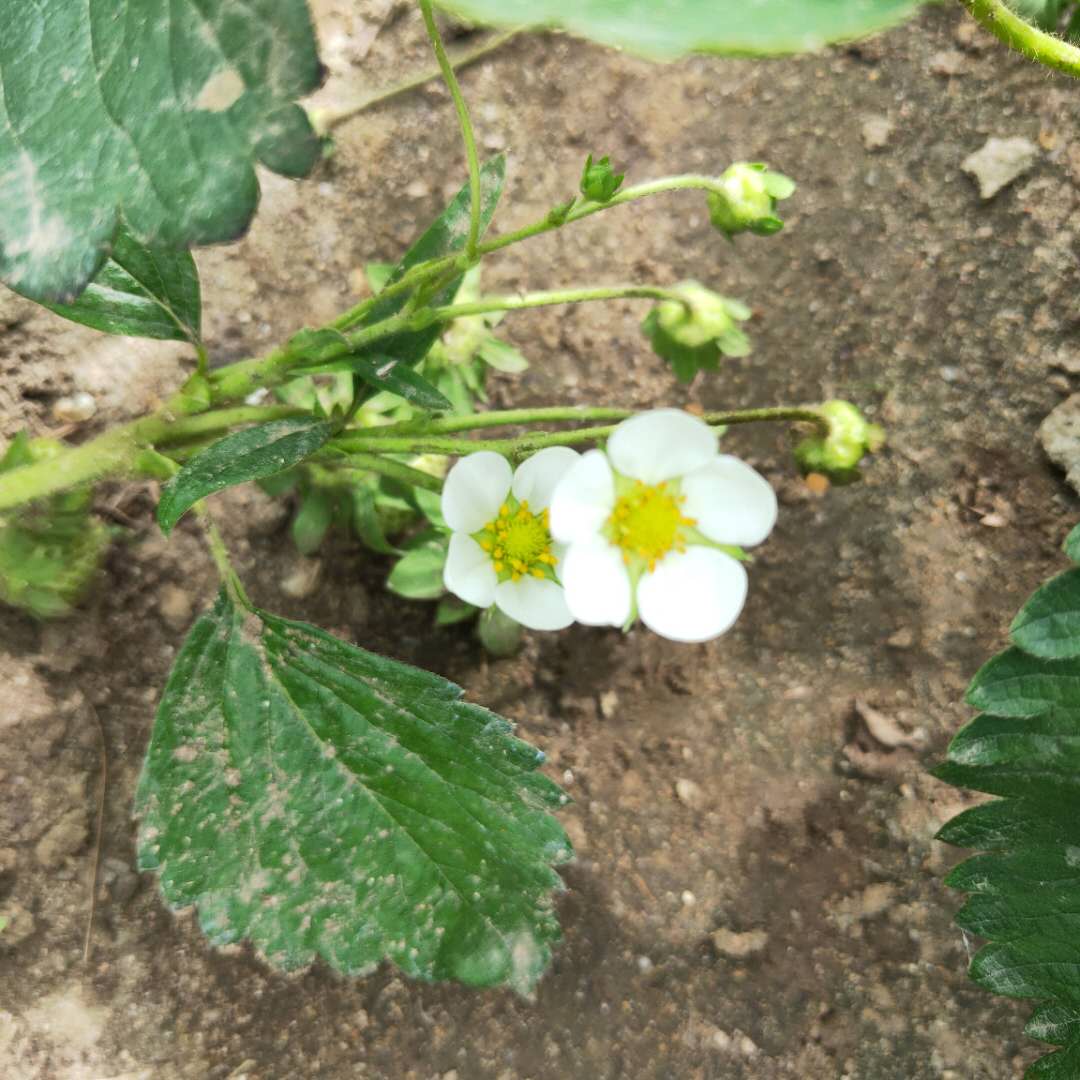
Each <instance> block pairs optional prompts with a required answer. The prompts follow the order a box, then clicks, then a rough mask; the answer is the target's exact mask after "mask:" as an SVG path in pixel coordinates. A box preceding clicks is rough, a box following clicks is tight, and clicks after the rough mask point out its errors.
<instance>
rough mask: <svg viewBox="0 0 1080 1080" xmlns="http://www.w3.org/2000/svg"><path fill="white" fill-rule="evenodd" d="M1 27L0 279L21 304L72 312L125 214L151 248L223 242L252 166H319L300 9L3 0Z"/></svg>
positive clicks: (309, 53) (309, 40)
mask: <svg viewBox="0 0 1080 1080" xmlns="http://www.w3.org/2000/svg"><path fill="white" fill-rule="evenodd" d="M0 26H2V27H3V28H4V32H3V34H0V72H2V77H0V82H2V83H3V87H4V90H3V95H2V97H3V103H4V105H3V108H2V109H0V177H3V198H2V199H0V279H2V280H3V281H4V282H5V283H6V284H8V285H10V286H11V287H12V288H14V289H16V290H18V291H19V292H21V293H23V295H25V296H29V297H31V298H33V299H35V300H38V301H45V302H56V301H60V302H63V303H70V301H71V299H72V298H74V297H75V296H77V295H78V294H79V293H80V292H81V291H82V289H83V288H84V287H85V286H86V284H87V283H88V282H89V281H91V280H92V279H93V278H94V276H95V275H96V274H97V272H98V270H99V269H100V268H101V265H102V263H103V262H104V261H105V258H106V256H107V255H108V247H109V245H110V243H111V242H112V241H113V238H114V236H115V235H116V227H117V223H118V220H119V217H120V215H121V214H122V215H123V217H124V220H125V222H126V224H127V226H128V228H129V229H130V232H131V233H132V234H133V235H134V236H136V237H138V239H139V240H140V241H141V242H142V243H143V244H146V245H148V246H149V247H152V248H162V249H167V250H176V251H178V250H180V249H181V248H184V247H187V246H190V245H191V244H209V243H215V242H220V241H223V240H232V239H234V238H236V237H237V236H239V235H240V234H241V233H242V232H243V231H244V229H245V228H246V227H247V225H248V222H249V221H250V220H251V217H252V215H253V214H254V212H255V207H256V205H257V203H258V198H259V185H258V180H257V179H256V176H255V164H256V162H262V163H263V164H265V165H267V166H269V167H270V168H272V169H277V170H279V171H284V172H287V173H289V174H290V175H300V174H303V173H306V172H307V171H308V170H309V169H310V168H311V167H312V166H313V165H314V164H315V162H316V161H318V159H319V155H320V145H319V140H318V139H317V138H316V136H315V133H314V132H313V131H312V129H311V126H310V124H309V123H308V122H307V117H306V114H305V113H304V112H303V110H302V109H300V107H299V106H298V105H295V104H293V101H294V100H295V99H296V98H299V97H302V96H304V95H305V94H307V93H309V92H310V91H312V90H314V89H315V87H316V86H318V84H319V82H320V81H321V79H322V74H323V72H322V67H321V65H320V64H319V58H318V54H317V52H316V48H315V36H314V33H313V32H312V25H311V16H310V15H309V13H308V9H307V4H306V3H304V0H275V2H274V3H265V2H263V3H259V4H253V3H250V2H248V0H214V3H205V2H203V0H140V2H139V3H137V4H123V5H119V4H105V5H98V4H85V3H72V2H71V0H34V2H33V3H27V2H26V0H0ZM135 276H136V278H138V279H139V280H140V281H141V280H142V279H141V277H140V276H139V275H135Z"/></svg>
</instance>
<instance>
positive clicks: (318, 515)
mask: <svg viewBox="0 0 1080 1080" xmlns="http://www.w3.org/2000/svg"><path fill="white" fill-rule="evenodd" d="M333 520H334V497H333V495H331V494H330V493H329V492H328V491H324V490H322V489H321V488H311V489H310V490H309V491H307V492H305V493H304V497H303V499H302V501H301V503H300V509H299V510H298V511H297V512H296V517H294V518H293V520H292V526H291V529H290V531H291V532H292V538H293V543H294V544H295V545H296V549H297V551H299V552H300V554H301V555H313V554H314V553H315V552H316V551H318V550H319V548H320V547H321V546H322V542H323V540H324V539H325V538H326V534H327V532H328V531H329V529H330V525H331V523H332V522H333Z"/></svg>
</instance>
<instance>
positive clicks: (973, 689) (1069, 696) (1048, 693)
mask: <svg viewBox="0 0 1080 1080" xmlns="http://www.w3.org/2000/svg"><path fill="white" fill-rule="evenodd" d="M967 700H968V704H969V705H973V706H974V707H975V708H976V709H983V710H985V711H986V712H988V713H992V714H994V715H995V716H1036V715H1038V714H1039V713H1043V712H1046V711H1048V710H1049V709H1053V708H1057V707H1065V708H1068V707H1075V706H1077V705H1080V661H1077V660H1057V661H1054V660H1043V659H1040V658H1036V657H1033V656H1029V655H1028V654H1027V653H1025V652H1022V651H1021V650H1020V649H1006V650H1005V651H1004V652H1002V653H998V655H997V656H995V657H994V658H993V659H992V660H989V661H988V662H987V663H986V664H984V665H983V666H982V668H980V669H979V672H978V674H976V676H975V678H974V679H972V681H971V686H969V687H968V693H967Z"/></svg>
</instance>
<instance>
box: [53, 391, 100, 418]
mask: <svg viewBox="0 0 1080 1080" xmlns="http://www.w3.org/2000/svg"><path fill="white" fill-rule="evenodd" d="M96 412H97V402H96V401H95V400H94V397H93V395H92V394H88V393H86V391H84V390H80V391H79V393H77V394H72V395H71V397H62V398H59V399H58V400H56V401H54V402H53V407H52V415H53V419H54V420H56V421H57V422H58V423H61V424H81V423H83V421H85V420H89V419H90V418H91V417H92V416H93V415H94V413H96Z"/></svg>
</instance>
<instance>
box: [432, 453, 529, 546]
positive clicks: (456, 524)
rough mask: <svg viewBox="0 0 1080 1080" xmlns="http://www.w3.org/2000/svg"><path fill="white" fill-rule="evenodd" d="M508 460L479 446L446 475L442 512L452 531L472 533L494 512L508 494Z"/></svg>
mask: <svg viewBox="0 0 1080 1080" xmlns="http://www.w3.org/2000/svg"><path fill="white" fill-rule="evenodd" d="M513 475H514V474H513V470H512V469H511V468H510V463H509V462H508V461H507V460H506V458H504V457H503V456H502V454H496V453H493V452H492V451H490V450H479V451H477V453H475V454H469V456H468V457H463V458H462V459H461V460H460V461H459V462H458V463H457V464H456V465H455V466H454V467H453V468H452V469H451V470H450V472H449V473H447V475H446V482H445V483H444V484H443V491H442V514H443V517H444V518H445V519H446V524H447V525H449V526H450V528H451V529H454V530H455V531H458V530H460V531H461V532H466V533H474V532H476V531H477V530H479V529H482V528H483V527H484V526H485V525H486V524H487V523H488V522H489V521H490V520H491V519H492V518H493V517H494V516H495V515H496V514H497V513H498V512H499V507H500V506H502V504H503V503H504V502H505V501H506V496H507V495H509V494H510V482H511V480H512V479H513Z"/></svg>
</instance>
